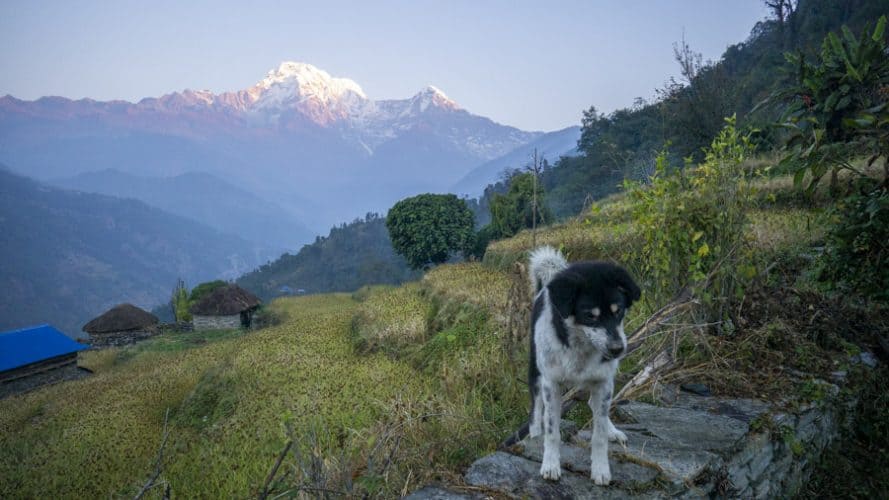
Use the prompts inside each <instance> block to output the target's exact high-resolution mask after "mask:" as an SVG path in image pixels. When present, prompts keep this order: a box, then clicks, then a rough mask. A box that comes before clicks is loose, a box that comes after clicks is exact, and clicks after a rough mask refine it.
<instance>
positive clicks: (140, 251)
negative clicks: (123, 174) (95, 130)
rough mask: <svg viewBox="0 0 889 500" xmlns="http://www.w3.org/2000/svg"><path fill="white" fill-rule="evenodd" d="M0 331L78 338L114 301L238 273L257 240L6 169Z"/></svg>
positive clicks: (156, 298)
mask: <svg viewBox="0 0 889 500" xmlns="http://www.w3.org/2000/svg"><path fill="white" fill-rule="evenodd" d="M0 234H2V237H0V245H2V247H0V256H2V261H0V288H2V289H3V300H2V301H0V330H6V329H11V328H16V327H22V326H26V325H30V324H39V323H52V324H53V325H55V326H56V327H58V328H60V329H62V330H63V331H65V332H66V333H68V334H69V335H76V334H78V333H79V332H80V327H81V326H83V324H84V323H86V322H87V321H88V320H89V319H91V318H93V317H94V316H97V315H98V314H100V313H102V312H103V311H105V310H106V309H107V308H109V307H111V306H113V305H115V304H118V303H121V302H131V303H133V304H136V305H138V306H141V307H145V308H151V307H152V306H154V305H156V304H159V303H162V302H165V301H166V300H168V299H169V295H170V292H171V290H172V288H173V286H174V285H175V284H176V280H177V279H178V278H183V279H184V280H186V282H187V284H188V285H189V286H193V285H195V284H197V283H198V282H201V281H207V280H211V279H215V278H223V279H234V278H236V277H237V276H240V275H241V274H242V273H244V272H245V271H248V270H250V269H253V268H254V267H255V266H256V265H257V264H258V263H259V261H258V260H257V258H256V257H255V256H254V254H253V253H254V249H253V247H252V245H251V244H250V243H248V242H247V241H245V240H243V239H241V238H238V237H236V236H231V235H226V234H222V233H220V232H218V231H216V230H215V229H212V228H209V227H207V226H204V225H202V224H199V223H197V222H193V221H192V220H190V219H186V218H183V217H177V216H174V215H170V214H167V213H165V212H163V211H161V210H159V209H157V208H153V207H149V206H148V205H146V204H145V203H142V202H139V201H135V200H122V199H119V198H114V197H110V196H103V195H97V194H87V193H82V192H76V191H67V190H63V189H59V188H55V187H49V186H47V185H44V184H40V183H38V182H35V181H33V180H30V179H27V178H24V177H20V176H18V175H15V174H12V173H10V172H9V171H8V170H5V169H3V168H0Z"/></svg>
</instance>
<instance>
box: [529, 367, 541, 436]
mask: <svg viewBox="0 0 889 500" xmlns="http://www.w3.org/2000/svg"><path fill="white" fill-rule="evenodd" d="M543 408H544V403H543V394H542V393H541V391H540V385H539V383H538V382H537V381H535V382H534V385H533V386H531V417H530V420H529V422H530V425H529V426H528V435H529V436H531V437H532V438H533V437H537V436H540V435H541V434H543Z"/></svg>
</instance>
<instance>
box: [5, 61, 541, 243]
mask: <svg viewBox="0 0 889 500" xmlns="http://www.w3.org/2000/svg"><path fill="white" fill-rule="evenodd" d="M540 136H541V133H540V132H527V131H523V130H519V129H517V128H515V127H510V126H507V125H502V124H499V123H496V122H494V121H493V120H491V119H489V118H486V117H484V116H479V115H475V114H472V113H470V112H469V111H467V110H465V109H463V108H462V107H461V106H460V105H459V104H457V103H456V102H455V101H454V100H452V99H450V98H449V97H448V96H447V95H446V94H445V93H444V92H442V91H441V90H439V89H438V88H436V87H433V86H431V85H430V86H427V87H426V88H424V89H422V90H420V91H419V92H417V93H416V94H415V95H413V96H411V97H409V98H406V99H387V100H374V99H372V98H370V97H369V96H367V94H365V92H364V91H363V90H362V89H361V87H360V86H359V85H358V83H356V82H355V81H353V80H350V79H348V78H341V77H334V76H331V75H330V74H329V73H327V72H326V71H323V70H321V69H319V68H316V67H314V66H312V65H310V64H306V63H298V62H283V63H281V64H280V65H279V66H278V67H277V68H275V69H272V70H271V71H269V72H268V73H267V75H266V76H265V77H264V78H262V79H260V80H259V81H258V82H257V83H256V84H254V85H252V86H251V87H249V88H246V89H242V90H236V91H231V92H223V93H219V94H216V93H213V92H210V91H207V90H184V91H181V92H174V93H170V94H166V95H164V96H161V97H150V98H145V99H142V100H140V101H139V102H137V103H130V102H126V101H111V102H100V101H95V100H91V99H81V100H76V101H75V100H70V99H65V98H61V97H44V98H41V99H38V100H36V101H22V100H19V99H16V98H14V97H12V96H5V97H0V161H5V162H7V163H9V164H11V165H15V166H16V168H19V169H21V171H22V172H25V173H28V175H32V176H34V177H37V178H41V179H50V178H63V177H71V176H74V175H78V174H81V173H84V172H94V171H97V170H103V169H119V170H122V171H125V172H126V173H128V174H134V175H140V176H147V177H152V176H176V175H180V174H183V173H187V172H194V171H207V172H209V173H212V174H213V175H215V176H218V177H219V178H222V179H225V180H226V181H229V182H233V183H235V184H236V185H239V186H241V187H243V188H244V189H247V190H250V191H252V192H254V193H261V194H262V196H267V197H268V196H271V197H272V198H270V199H273V201H275V202H276V203H278V204H279V205H282V206H284V207H285V208H288V209H291V210H292V211H294V213H297V214H298V215H300V216H301V215H304V214H302V213H301V211H302V209H304V208H305V207H302V205H304V204H303V203H299V204H298V205H300V206H293V205H294V202H293V200H296V199H301V200H307V202H308V203H310V204H312V206H313V207H319V208H318V209H312V210H311V211H309V215H312V216H316V218H317V219H318V220H310V219H308V218H303V217H300V218H301V220H304V221H305V223H306V224H307V225H308V226H309V227H312V228H324V227H326V226H327V225H329V224H330V223H331V222H337V221H341V220H348V219H349V218H351V217H353V216H354V215H355V214H363V213H366V212H367V211H368V210H385V209H387V208H388V207H390V206H391V204H392V203H393V202H395V201H397V200H398V199H400V198H401V197H404V196H407V195H411V194H416V193H419V192H443V191H446V190H447V189H448V188H449V187H450V186H452V185H453V184H454V183H455V182H457V181H458V180H459V179H460V178H461V177H463V176H464V175H465V174H467V173H468V172H469V170H471V169H472V168H473V167H475V166H477V165H480V164H483V163H485V162H487V161H490V160H492V159H494V158H498V157H500V156H502V155H505V154H507V153H509V152H510V151H512V150H514V149H515V148H517V147H519V146H521V145H523V144H527V143H529V142H531V141H533V140H535V139H537V138H538V137H540ZM343 192H353V193H354V194H353V195H352V196H350V197H349V199H348V200H343V199H342V196H341V193H343ZM332 200H339V201H338V202H334V201H332ZM301 207H302V208H301Z"/></svg>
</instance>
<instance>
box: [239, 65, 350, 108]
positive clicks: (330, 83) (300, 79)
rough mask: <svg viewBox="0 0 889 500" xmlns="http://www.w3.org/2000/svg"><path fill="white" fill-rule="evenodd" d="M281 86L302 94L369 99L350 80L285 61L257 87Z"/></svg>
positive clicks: (308, 66)
mask: <svg viewBox="0 0 889 500" xmlns="http://www.w3.org/2000/svg"><path fill="white" fill-rule="evenodd" d="M276 85H280V86H287V87H290V88H295V89H297V90H299V91H300V93H301V94H303V95H306V94H313V95H318V96H321V95H326V96H330V97H338V96H341V95H343V94H346V93H348V92H351V93H354V94H357V95H358V96H359V97H362V98H364V99H367V95H365V94H364V91H363V90H361V86H359V85H358V84H357V83H355V81H354V80H350V79H348V78H334V77H332V76H330V74H329V73H328V72H326V71H324V70H323V69H319V68H316V67H315V66H312V65H311V64H307V63H301V62H292V61H285V62H282V63H281V64H280V65H279V66H278V68H277V69H274V70H272V71H269V72H268V75H266V77H265V78H264V79H263V80H262V81H261V82H259V83H257V84H256V86H257V87H260V88H262V89H265V90H268V89H271V88H272V87H274V86H276Z"/></svg>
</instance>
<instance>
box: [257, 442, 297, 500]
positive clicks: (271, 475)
mask: <svg viewBox="0 0 889 500" xmlns="http://www.w3.org/2000/svg"><path fill="white" fill-rule="evenodd" d="M291 446H293V440H292V439H291V440H289V441H287V444H286V445H285V446H284V449H283V450H281V454H280V455H278V460H277V461H275V466H274V467H272V471H271V472H270V473H269V477H267V478H266V479H265V484H263V485H262V490H261V491H260V492H259V497H258V498H259V500H265V498H266V497H268V496H269V485H270V484H271V483H272V480H273V479H275V476H276V475H277V474H278V468H280V467H281V462H283V461H284V457H286V456H287V452H288V451H290V447H291Z"/></svg>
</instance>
